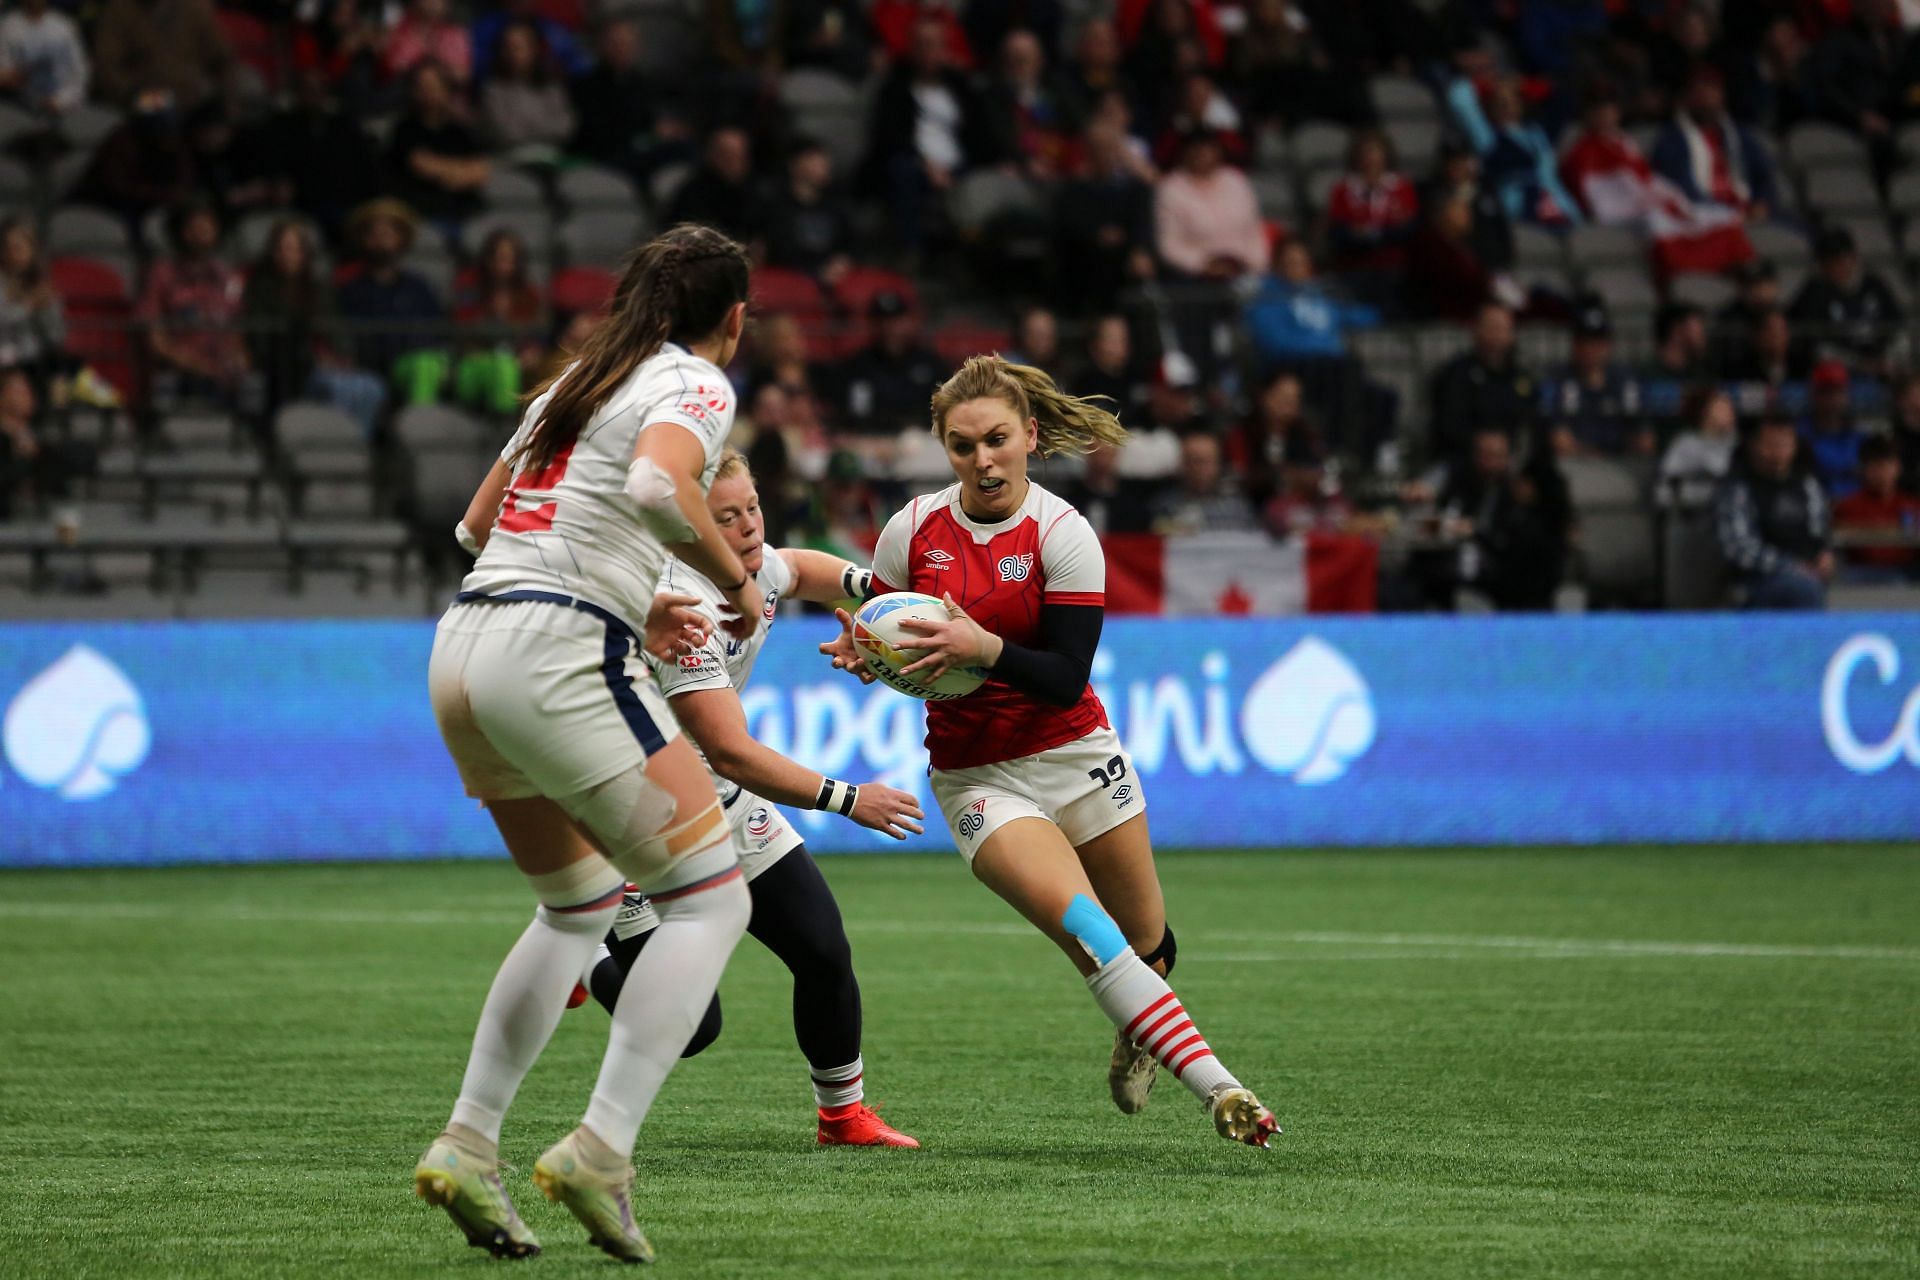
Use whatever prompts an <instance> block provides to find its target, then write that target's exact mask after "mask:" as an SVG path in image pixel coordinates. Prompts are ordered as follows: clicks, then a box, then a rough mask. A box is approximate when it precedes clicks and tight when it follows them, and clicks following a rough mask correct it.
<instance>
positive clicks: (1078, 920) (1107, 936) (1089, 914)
mask: <svg viewBox="0 0 1920 1280" xmlns="http://www.w3.org/2000/svg"><path fill="white" fill-rule="evenodd" d="M1060 927H1061V928H1063V929H1065V930H1066V931H1067V933H1068V934H1070V935H1071V936H1072V937H1073V939H1074V940H1075V941H1076V942H1078V943H1079V944H1080V947H1081V949H1082V950H1084V951H1085V952H1086V953H1087V954H1088V955H1089V956H1091V957H1093V962H1094V963H1095V964H1098V965H1106V964H1110V963H1112V962H1113V961H1114V960H1116V959H1118V958H1119V957H1120V956H1121V955H1122V954H1123V953H1125V952H1126V951H1127V950H1129V948H1128V946H1127V935H1126V934H1124V933H1122V932H1120V926H1119V925H1117V924H1115V923H1114V922H1113V917H1112V916H1110V915H1108V914H1107V913H1106V912H1105V911H1104V910H1102V909H1101V907H1100V904H1099V903H1097V902H1095V901H1094V900H1093V899H1092V898H1089V897H1088V896H1087V895H1086V894H1084V893H1076V894H1074V895H1073V901H1072V902H1069V903H1068V904H1067V909H1066V911H1065V912H1063V913H1062V914H1061V916H1060Z"/></svg>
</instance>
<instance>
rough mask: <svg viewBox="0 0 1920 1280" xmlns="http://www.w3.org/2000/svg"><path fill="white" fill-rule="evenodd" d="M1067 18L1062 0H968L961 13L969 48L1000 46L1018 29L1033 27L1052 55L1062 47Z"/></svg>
mask: <svg viewBox="0 0 1920 1280" xmlns="http://www.w3.org/2000/svg"><path fill="white" fill-rule="evenodd" d="M1065 20H1066V13H1065V11H1064V10H1063V9H1062V8H1061V4H1060V0H967V3H966V4H964V5H962V6H961V14H960V24H961V26H962V27H963V28H964V29H965V31H966V33H967V46H968V47H969V48H973V49H998V48H1000V47H1002V46H1003V45H1004V44H1005V42H1006V38H1007V36H1009V35H1010V34H1012V33H1013V32H1014V31H1015V30H1021V31H1030V32H1032V33H1033V36H1034V39H1035V40H1036V41H1038V42H1039V45H1040V48H1041V49H1042V50H1043V51H1044V52H1045V53H1046V56H1047V57H1048V58H1049V59H1051V58H1053V57H1055V56H1056V55H1057V54H1058V53H1059V51H1060V28H1061V25H1062V24H1063V23H1064V22H1065Z"/></svg>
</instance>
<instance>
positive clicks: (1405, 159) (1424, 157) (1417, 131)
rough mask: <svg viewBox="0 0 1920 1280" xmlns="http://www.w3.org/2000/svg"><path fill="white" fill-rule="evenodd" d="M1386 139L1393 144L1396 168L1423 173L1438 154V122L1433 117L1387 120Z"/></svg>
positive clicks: (1406, 171)
mask: <svg viewBox="0 0 1920 1280" xmlns="http://www.w3.org/2000/svg"><path fill="white" fill-rule="evenodd" d="M1387 140H1388V141H1389V142H1391V143H1392V144H1393V154H1394V164H1395V166H1396V167H1397V168H1399V169H1400V170H1401V171H1402V172H1404V173H1411V174H1421V173H1425V172H1426V171H1427V170H1428V169H1431V168H1432V167H1433V164H1434V161H1435V160H1436V159H1437V158H1438V157H1439V155H1440V122H1439V121H1438V120H1435V119H1417V120H1389V121H1387Z"/></svg>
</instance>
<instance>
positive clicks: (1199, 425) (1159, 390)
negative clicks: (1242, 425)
mask: <svg viewBox="0 0 1920 1280" xmlns="http://www.w3.org/2000/svg"><path fill="white" fill-rule="evenodd" d="M1199 382H1200V372H1199V370H1198V369H1196V368H1195V367H1194V364H1193V361H1191V360H1189V359H1188V358H1187V357H1186V356H1185V355H1184V354H1182V353H1181V352H1178V351H1169V352H1167V353H1166V354H1165V355H1163V356H1162V357H1161V358H1160V368H1159V370H1158V371H1157V372H1156V374H1155V376H1154V378H1153V381H1151V382H1150V383H1148V384H1147V414H1146V418H1147V428H1148V429H1149V430H1152V431H1169V432H1172V433H1173V434H1174V435H1177V436H1184V435H1188V434H1190V433H1192V432H1195V431H1204V430H1207V429H1208V427H1209V423H1208V421H1207V419H1206V418H1205V417H1204V416H1203V415H1202V414H1201V412H1200V403H1199V399H1198V397H1197V396H1196V395H1195V388H1196V387H1197V386H1198V384H1199Z"/></svg>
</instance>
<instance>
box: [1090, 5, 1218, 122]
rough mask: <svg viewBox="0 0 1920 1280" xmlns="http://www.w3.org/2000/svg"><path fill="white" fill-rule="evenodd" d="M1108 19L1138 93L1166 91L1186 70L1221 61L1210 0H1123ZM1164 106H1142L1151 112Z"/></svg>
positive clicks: (1157, 103)
mask: <svg viewBox="0 0 1920 1280" xmlns="http://www.w3.org/2000/svg"><path fill="white" fill-rule="evenodd" d="M1114 21H1115V25H1116V26H1117V27H1118V28H1119V31H1120V42H1121V44H1122V46H1123V47H1124V48H1125V49H1126V55H1125V63H1124V65H1125V67H1126V71H1127V78H1128V80H1129V81H1130V82H1131V83H1132V84H1133V85H1134V86H1135V87H1136V88H1137V89H1139V90H1140V91H1142V92H1145V93H1152V94H1164V93H1167V92H1168V91H1169V90H1172V89H1174V88H1175V87H1176V86H1178V85H1179V84H1180V83H1181V80H1182V77H1183V76H1184V75H1185V74H1186V73H1188V72H1191V71H1199V70H1202V69H1206V68H1213V67H1217V66H1220V65H1221V64H1222V62H1224V61H1225V55H1226V36H1225V34H1224V33H1223V32H1222V31H1221V29H1220V20H1219V17H1218V15H1217V14H1216V13H1215V12H1214V7H1213V4H1212V0H1123V3H1122V4H1121V5H1120V7H1119V11H1118V12H1117V13H1116V14H1115V15H1114ZM1164 105H1165V104H1164V103H1161V102H1152V103H1143V104H1142V106H1143V107H1145V108H1151V109H1154V110H1155V111H1156V112H1157V111H1158V110H1159V109H1160V108H1162V107H1163V106H1164Z"/></svg>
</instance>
